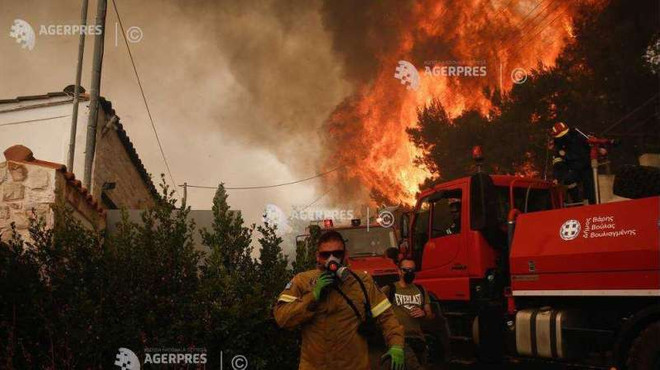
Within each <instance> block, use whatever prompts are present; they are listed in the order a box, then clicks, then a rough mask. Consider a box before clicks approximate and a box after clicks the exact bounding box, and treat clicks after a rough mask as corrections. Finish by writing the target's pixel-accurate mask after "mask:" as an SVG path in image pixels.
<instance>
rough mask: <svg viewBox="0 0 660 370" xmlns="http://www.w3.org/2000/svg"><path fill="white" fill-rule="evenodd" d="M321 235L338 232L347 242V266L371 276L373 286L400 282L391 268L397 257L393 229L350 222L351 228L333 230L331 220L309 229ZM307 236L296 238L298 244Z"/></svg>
mask: <svg viewBox="0 0 660 370" xmlns="http://www.w3.org/2000/svg"><path fill="white" fill-rule="evenodd" d="M311 227H320V228H321V229H323V230H324V231H327V230H336V231H339V232H340V233H341V235H342V237H343V238H344V239H345V241H346V250H347V252H348V255H347V265H348V266H350V268H351V269H353V270H355V271H364V272H366V273H368V274H370V275H371V276H372V277H373V279H374V281H375V282H376V284H378V285H379V286H381V287H382V286H385V285H388V284H391V283H393V282H395V281H397V280H398V279H399V271H398V269H397V267H396V265H395V264H394V259H396V258H397V254H398V244H397V243H398V241H399V239H398V237H397V234H396V230H395V229H394V228H392V227H383V226H382V225H380V224H378V223H370V224H369V225H362V223H361V220H359V219H353V220H351V224H350V225H338V226H335V225H334V222H333V221H332V220H329V219H328V220H323V221H321V222H319V223H318V225H317V224H316V223H315V224H313V225H311ZM308 237H309V234H305V235H299V236H298V238H297V240H302V239H306V238H308Z"/></svg>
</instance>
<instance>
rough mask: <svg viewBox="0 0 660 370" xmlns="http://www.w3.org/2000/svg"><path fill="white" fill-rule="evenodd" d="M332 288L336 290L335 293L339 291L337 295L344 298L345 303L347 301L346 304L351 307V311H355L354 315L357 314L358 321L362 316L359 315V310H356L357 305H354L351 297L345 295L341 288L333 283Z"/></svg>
mask: <svg viewBox="0 0 660 370" xmlns="http://www.w3.org/2000/svg"><path fill="white" fill-rule="evenodd" d="M332 288H333V289H334V290H336V291H337V293H339V295H341V296H342V298H344V300H345V301H346V303H348V305H349V306H350V307H351V309H352V310H353V312H354V313H355V316H357V318H358V320H359V321H362V316H361V315H360V311H358V309H357V307H355V303H353V301H351V299H350V298H348V296H347V295H346V294H345V293H344V292H342V290H341V289H340V288H339V287H338V286H336V285H333V286H332Z"/></svg>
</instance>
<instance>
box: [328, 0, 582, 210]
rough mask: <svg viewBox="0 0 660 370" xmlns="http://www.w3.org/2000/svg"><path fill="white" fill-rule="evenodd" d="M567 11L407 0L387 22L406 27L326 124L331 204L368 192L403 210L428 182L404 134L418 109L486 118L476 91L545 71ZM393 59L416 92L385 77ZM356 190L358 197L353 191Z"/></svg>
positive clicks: (538, 3) (486, 104)
mask: <svg viewBox="0 0 660 370" xmlns="http://www.w3.org/2000/svg"><path fill="white" fill-rule="evenodd" d="M573 11H574V7H573V5H571V3H570V2H569V1H568V0H565V1H558V2H554V1H544V0H534V1H520V2H518V1H514V2H511V1H506V0H503V1H495V2H493V1H491V0H469V1H467V0H466V1H455V2H454V1H451V2H450V1H447V2H444V3H439V2H437V1H432V0H427V1H423V2H417V3H416V6H415V7H414V8H413V10H412V11H411V12H410V14H408V15H407V16H408V17H409V18H408V19H407V20H406V22H400V23H397V24H405V25H407V27H404V26H401V27H400V29H398V30H397V31H398V36H399V38H398V40H399V42H398V44H397V45H392V47H391V48H390V49H389V50H386V51H384V52H383V54H382V55H377V57H378V60H379V61H380V64H379V65H380V69H379V70H378V72H377V74H376V77H375V78H374V79H373V80H372V81H371V82H370V83H368V84H365V85H363V86H359V87H358V88H357V91H356V93H355V94H354V95H353V96H351V97H350V98H349V99H347V100H346V101H345V102H343V103H342V104H341V105H339V106H338V107H337V108H336V110H335V111H334V113H333V114H332V115H331V116H330V118H329V120H328V130H329V138H330V140H331V141H332V144H333V145H332V147H334V148H335V150H334V153H333V155H332V156H331V158H330V159H329V161H328V162H332V163H328V164H327V167H331V166H336V165H337V164H343V165H345V168H344V170H343V171H342V172H341V173H339V174H338V175H337V176H335V177H334V178H333V182H334V184H333V186H335V187H338V188H339V191H338V192H335V194H334V197H335V199H336V200H338V201H341V200H343V201H353V202H354V201H358V202H361V203H363V202H364V200H365V199H364V196H365V195H367V194H370V195H371V196H372V199H373V197H374V194H375V195H376V196H378V197H379V198H380V199H385V200H387V201H388V202H390V203H398V202H403V203H408V204H411V203H413V202H414V197H415V193H416V192H417V191H418V189H419V184H420V183H421V182H423V181H424V179H426V178H427V177H429V176H430V173H429V171H428V170H427V169H426V168H424V167H421V166H419V165H416V164H415V158H416V157H418V156H420V155H421V154H422V153H421V151H420V149H418V148H416V147H415V146H414V145H413V144H412V143H411V142H410V141H409V138H408V135H407V134H406V132H405V130H406V128H408V127H411V126H415V125H416V121H417V111H418V109H420V108H423V107H424V106H425V105H427V104H429V102H431V101H432V100H433V99H438V100H439V101H440V102H441V103H442V105H443V106H444V107H445V109H446V111H447V113H448V115H449V116H450V118H451V117H456V116H458V115H460V114H461V112H463V111H465V110H467V109H474V110H478V111H480V112H482V114H488V111H489V109H490V108H491V103H490V100H489V99H488V97H487V96H485V95H484V93H483V91H484V89H485V88H489V89H490V90H491V91H492V90H494V89H501V90H502V91H504V92H506V91H508V90H510V89H511V88H512V86H513V84H514V82H513V80H512V77H511V73H512V71H513V70H514V69H516V68H519V69H520V68H522V69H523V70H524V71H526V72H527V73H529V72H531V70H532V69H534V68H538V67H539V65H540V64H541V65H544V66H552V65H554V62H555V59H556V58H557V56H558V55H559V53H560V52H561V50H562V49H563V47H564V45H565V43H566V42H567V41H568V40H570V39H571V37H572V28H571V27H570V24H571V17H572V13H573ZM399 60H406V61H409V62H411V63H413V64H414V65H415V66H416V68H417V70H418V72H419V74H420V84H419V88H418V89H417V90H408V89H406V88H405V87H404V86H403V85H401V84H400V81H398V80H397V79H395V78H394V77H393V75H394V70H395V67H396V66H397V62H398V61H399ZM430 60H440V61H452V62H453V61H455V62H456V64H459V65H460V64H467V65H474V63H475V61H477V63H478V62H479V61H483V62H482V63H485V66H486V67H487V73H486V76H482V77H467V76H463V77H449V76H434V75H433V74H430V73H427V72H426V71H427V70H426V68H425V67H427V66H429V67H431V68H432V67H433V65H434V63H429V61H430ZM440 64H442V63H440ZM457 155H460V154H457ZM465 155H469V153H466V154H465ZM532 171H533V169H531V168H530V169H525V171H524V172H526V173H530V172H532ZM356 186H359V187H361V189H362V191H357V192H356V191H355V187H356ZM337 193H338V194H337Z"/></svg>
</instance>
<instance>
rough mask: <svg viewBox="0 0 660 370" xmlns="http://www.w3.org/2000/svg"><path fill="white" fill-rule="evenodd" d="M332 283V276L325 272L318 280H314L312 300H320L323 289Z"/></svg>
mask: <svg viewBox="0 0 660 370" xmlns="http://www.w3.org/2000/svg"><path fill="white" fill-rule="evenodd" d="M332 282H333V279H332V274H330V273H329V272H327V271H326V272H324V273H322V274H321V276H319V278H318V279H317V280H316V285H314V290H312V293H314V299H315V300H317V301H318V300H320V299H321V293H322V292H323V289H324V288H325V287H327V286H328V285H330V284H332Z"/></svg>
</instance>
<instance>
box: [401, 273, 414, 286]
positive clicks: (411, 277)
mask: <svg viewBox="0 0 660 370" xmlns="http://www.w3.org/2000/svg"><path fill="white" fill-rule="evenodd" d="M414 280H415V270H408V269H405V270H403V281H405V282H406V284H410V283H412V282H413V281H414Z"/></svg>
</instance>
